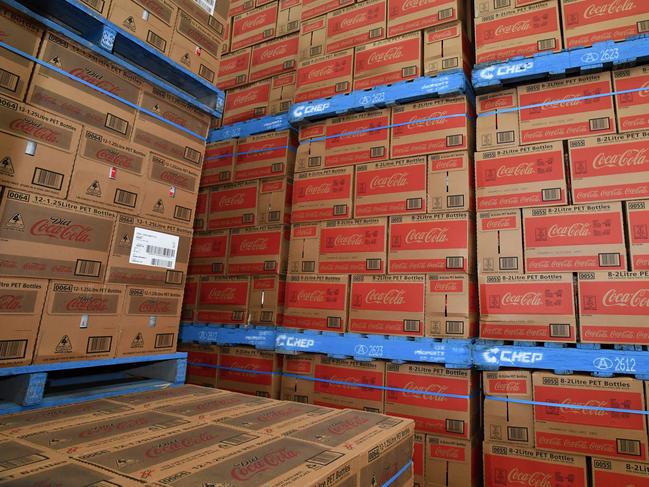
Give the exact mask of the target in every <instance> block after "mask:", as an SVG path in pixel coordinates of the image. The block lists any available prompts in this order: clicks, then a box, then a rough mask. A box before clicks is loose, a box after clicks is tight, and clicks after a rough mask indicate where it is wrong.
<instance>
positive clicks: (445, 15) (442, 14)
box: [437, 8, 453, 20]
mask: <svg viewBox="0 0 649 487" xmlns="http://www.w3.org/2000/svg"><path fill="white" fill-rule="evenodd" d="M451 17H453V9H452V8H445V9H444V10H440V11H439V13H438V14H437V19H438V20H446V19H450V18H451Z"/></svg>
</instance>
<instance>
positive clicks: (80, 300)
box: [65, 296, 108, 313]
mask: <svg viewBox="0 0 649 487" xmlns="http://www.w3.org/2000/svg"><path fill="white" fill-rule="evenodd" d="M65 309H66V310H67V311H71V312H73V313H75V312H76V313H86V312H94V313H97V312H100V311H108V300H107V299H106V298H102V297H98V296H76V297H74V298H72V299H71V300H70V301H68V302H67V303H65Z"/></svg>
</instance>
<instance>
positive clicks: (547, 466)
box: [484, 452, 615, 487]
mask: <svg viewBox="0 0 649 487" xmlns="http://www.w3.org/2000/svg"><path fill="white" fill-rule="evenodd" d="M484 473H485V479H484V480H485V485H494V486H495V485H497V486H498V487H558V486H559V485H561V482H559V483H558V482H557V480H556V479H570V480H569V484H568V485H570V487H588V480H587V476H586V469H585V468H584V467H583V466H582V467H581V468H579V467H576V466H573V465H562V464H560V463H555V462H550V461H547V462H543V461H536V460H534V459H528V458H521V457H518V456H513V455H492V454H489V453H487V452H485V455H484ZM603 485H607V484H603ZM610 485H615V483H613V484H610Z"/></svg>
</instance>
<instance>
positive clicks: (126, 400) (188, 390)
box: [76, 385, 227, 409]
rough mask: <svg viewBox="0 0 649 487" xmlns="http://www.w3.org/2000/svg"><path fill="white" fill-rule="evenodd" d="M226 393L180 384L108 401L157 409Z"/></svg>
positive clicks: (134, 407) (133, 407)
mask: <svg viewBox="0 0 649 487" xmlns="http://www.w3.org/2000/svg"><path fill="white" fill-rule="evenodd" d="M226 394H227V393H226V392H225V391H220V390H218V389H208V388H206V387H197V386H192V385H181V386H178V387H167V388H163V389H158V390H155V391H147V392H135V393H132V394H125V395H123V396H116V397H112V398H111V399H110V402H111V403H112V404H113V405H115V404H120V405H123V406H129V409H158V408H160V407H166V406H168V405H175V404H181V403H185V402H194V401H199V400H202V401H205V400H209V399H210V398H213V397H214V396H221V397H222V395H226ZM96 402H98V401H96ZM106 402H108V401H106ZM76 406H77V407H78V406H81V405H80V404H77V405H76ZM123 409H125V408H123Z"/></svg>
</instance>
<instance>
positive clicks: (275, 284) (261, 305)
mask: <svg viewBox="0 0 649 487" xmlns="http://www.w3.org/2000/svg"><path fill="white" fill-rule="evenodd" d="M285 290H286V276H254V277H253V278H252V284H251V287H250V300H249V302H248V314H249V316H250V318H249V322H250V323H254V324H259V325H277V326H280V325H282V323H283V321H284V298H285Z"/></svg>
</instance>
